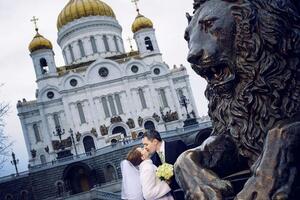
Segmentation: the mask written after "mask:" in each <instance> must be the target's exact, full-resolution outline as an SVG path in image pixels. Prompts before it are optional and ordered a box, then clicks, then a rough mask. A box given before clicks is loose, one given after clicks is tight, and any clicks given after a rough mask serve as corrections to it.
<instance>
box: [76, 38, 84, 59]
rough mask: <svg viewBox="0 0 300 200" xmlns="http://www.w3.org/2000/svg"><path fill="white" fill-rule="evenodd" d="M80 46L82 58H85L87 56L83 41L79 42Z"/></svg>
mask: <svg viewBox="0 0 300 200" xmlns="http://www.w3.org/2000/svg"><path fill="white" fill-rule="evenodd" d="M78 46H79V50H80V54H81V57H84V56H85V51H84V48H83V43H82V41H81V40H78Z"/></svg>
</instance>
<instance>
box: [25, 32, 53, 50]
mask: <svg viewBox="0 0 300 200" xmlns="http://www.w3.org/2000/svg"><path fill="white" fill-rule="evenodd" d="M28 49H29V51H30V52H31V53H32V52H34V51H36V50H39V49H52V44H51V42H50V41H49V40H47V39H46V38H44V36H42V35H41V34H39V32H38V31H37V29H36V35H35V36H34V38H33V39H32V41H31V42H30V44H29V47H28Z"/></svg>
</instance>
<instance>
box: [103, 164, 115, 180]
mask: <svg viewBox="0 0 300 200" xmlns="http://www.w3.org/2000/svg"><path fill="white" fill-rule="evenodd" d="M104 171H105V173H104V174H105V181H106V182H111V181H114V180H117V173H116V170H115V168H114V167H113V166H112V165H106V167H105V169H104Z"/></svg>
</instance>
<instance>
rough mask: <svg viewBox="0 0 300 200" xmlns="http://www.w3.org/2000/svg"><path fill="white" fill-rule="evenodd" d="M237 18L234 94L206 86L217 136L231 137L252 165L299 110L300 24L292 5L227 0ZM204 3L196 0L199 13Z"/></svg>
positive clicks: (284, 0)
mask: <svg viewBox="0 0 300 200" xmlns="http://www.w3.org/2000/svg"><path fill="white" fill-rule="evenodd" d="M224 1H228V2H231V4H232V5H231V10H232V15H233V16H234V19H235V25H236V33H235V34H236V35H235V41H234V44H235V52H236V57H235V58H233V60H234V61H235V64H234V65H235V67H234V68H235V69H234V72H235V75H236V80H235V81H236V82H235V86H234V88H233V90H232V91H231V92H230V94H225V95H224V94H222V93H219V92H217V90H216V89H215V88H213V87H212V86H210V85H208V87H207V89H206V96H207V98H208V100H209V115H210V117H211V119H212V122H213V128H214V129H213V133H212V134H214V135H218V134H228V135H231V136H232V137H233V138H234V140H235V141H236V143H237V145H238V148H239V150H240V153H241V155H243V156H245V157H246V158H248V159H249V164H253V162H254V161H255V160H256V159H257V157H258V156H259V155H260V153H261V151H262V148H263V144H264V139H265V136H266V134H267V133H268V130H270V129H272V128H274V127H275V126H280V123H282V122H285V123H288V122H289V121H293V120H295V118H296V117H297V115H299V110H300V20H299V10H298V8H297V5H296V4H295V3H294V2H293V1H292V0H280V1H279V0H278V1H275V0H243V1H241V0H240V1H239V0H224ZM204 2H205V0H195V3H194V8H195V9H197V8H198V7H199V6H201V4H202V3H204Z"/></svg>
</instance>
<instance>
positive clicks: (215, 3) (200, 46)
mask: <svg viewBox="0 0 300 200" xmlns="http://www.w3.org/2000/svg"><path fill="white" fill-rule="evenodd" d="M234 27H235V24H234V19H233V17H232V15H231V10H230V3H228V2H225V1H220V0H211V1H207V2H205V3H204V4H203V5H201V7H200V8H199V9H197V10H196V12H195V15H194V16H193V17H192V18H191V20H190V22H189V25H188V27H187V29H186V32H185V39H186V40H187V42H188V46H189V54H188V61H189V62H190V63H191V64H192V68H193V69H194V70H195V72H196V73H197V74H199V75H200V76H202V77H203V78H205V79H206V80H207V82H208V87H209V88H215V89H218V88H222V92H228V91H227V90H228V89H231V87H233V85H232V82H233V80H234V79H235V72H234V71H235V63H234V60H235V59H234V57H235V55H234V38H235V36H234V31H235V28H234ZM225 88H226V89H225ZM224 89H225V90H224Z"/></svg>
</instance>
